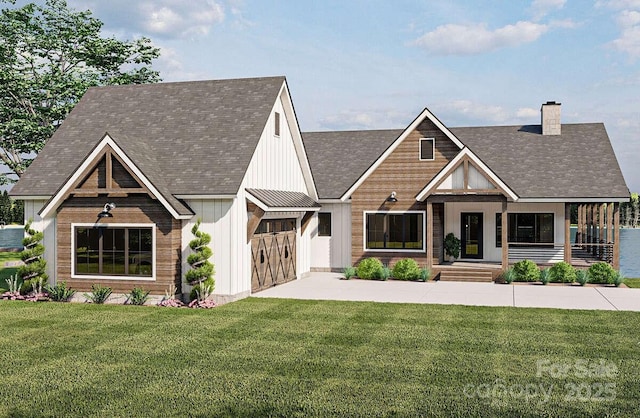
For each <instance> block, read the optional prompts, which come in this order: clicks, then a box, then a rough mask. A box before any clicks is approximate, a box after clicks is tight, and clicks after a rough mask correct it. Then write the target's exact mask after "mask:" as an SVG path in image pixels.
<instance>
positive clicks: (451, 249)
mask: <svg viewBox="0 0 640 418" xmlns="http://www.w3.org/2000/svg"><path fill="white" fill-rule="evenodd" d="M444 253H445V255H446V256H447V257H449V261H453V260H455V259H456V258H458V257H459V256H460V239H458V238H457V237H456V236H455V235H453V232H449V233H448V234H447V236H446V237H445V238H444Z"/></svg>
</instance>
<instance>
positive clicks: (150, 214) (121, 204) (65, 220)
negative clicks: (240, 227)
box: [56, 195, 182, 294]
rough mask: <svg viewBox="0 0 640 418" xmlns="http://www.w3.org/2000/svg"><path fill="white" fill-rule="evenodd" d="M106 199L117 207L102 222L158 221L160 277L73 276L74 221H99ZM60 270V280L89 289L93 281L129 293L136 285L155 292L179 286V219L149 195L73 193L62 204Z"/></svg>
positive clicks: (157, 269) (157, 244) (57, 275)
mask: <svg viewBox="0 0 640 418" xmlns="http://www.w3.org/2000/svg"><path fill="white" fill-rule="evenodd" d="M106 202H113V203H115V204H116V208H115V209H113V210H112V211H111V213H112V214H113V218H102V219H100V221H99V223H100V224H109V223H114V224H133V225H135V224H150V223H153V224H155V225H156V258H155V262H156V280H155V281H148V280H128V279H127V280H107V279H89V278H87V279H79V278H75V279H72V278H71V271H72V265H71V264H72V260H73V258H72V251H73V249H72V248H71V234H72V229H71V225H72V223H95V222H96V220H97V215H98V213H99V212H100V211H101V210H102V208H103V206H104V204H105V203H106ZM56 229H57V237H58V244H57V255H56V258H57V272H56V280H57V281H58V282H60V281H65V282H66V283H67V286H71V287H72V288H74V289H76V290H78V291H80V292H86V291H89V290H91V285H92V284H93V283H100V284H101V285H103V286H109V287H111V288H112V289H113V291H114V293H129V292H130V291H131V289H133V288H134V287H142V288H143V289H145V290H150V291H151V293H153V294H164V292H165V291H166V290H168V289H169V286H170V285H171V284H174V285H175V286H176V287H177V288H178V290H179V289H180V284H181V273H180V263H181V230H182V225H181V222H180V221H179V220H176V219H173V217H172V216H171V214H169V212H167V210H166V209H165V208H164V207H163V206H162V204H161V203H160V202H158V201H157V200H154V199H152V198H151V197H149V196H144V195H137V196H130V197H128V198H107V197H104V196H103V197H98V198H89V197H83V198H78V197H71V198H69V199H67V200H66V201H65V202H64V203H63V204H62V205H61V207H60V208H59V210H58V216H57V227H56Z"/></svg>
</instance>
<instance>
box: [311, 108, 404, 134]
mask: <svg viewBox="0 0 640 418" xmlns="http://www.w3.org/2000/svg"><path fill="white" fill-rule="evenodd" d="M410 116H411V117H414V116H415V115H407V114H405V113H402V112H399V111H398V110H396V109H368V110H364V111H356V110H344V111H342V112H340V113H336V114H332V115H328V116H326V117H324V118H322V119H321V120H320V127H321V128H322V129H331V130H346V129H396V128H403V127H405V126H406V125H407V123H408V121H410Z"/></svg>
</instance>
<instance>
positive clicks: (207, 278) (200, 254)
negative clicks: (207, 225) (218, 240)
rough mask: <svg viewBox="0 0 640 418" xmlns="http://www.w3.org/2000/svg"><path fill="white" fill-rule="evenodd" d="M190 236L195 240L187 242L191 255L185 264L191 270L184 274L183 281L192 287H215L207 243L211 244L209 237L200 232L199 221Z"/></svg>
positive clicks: (211, 252)
mask: <svg viewBox="0 0 640 418" xmlns="http://www.w3.org/2000/svg"><path fill="white" fill-rule="evenodd" d="M191 234H192V235H193V236H194V237H195V238H194V239H192V240H191V241H189V248H191V250H192V251H193V253H191V254H189V256H188V257H187V263H189V265H190V266H191V268H190V269H189V270H188V271H187V273H186V274H185V279H186V280H187V282H188V283H189V284H190V285H192V286H195V285H197V284H200V283H207V286H212V287H213V286H215V280H214V279H213V275H214V274H215V268H214V265H213V264H212V263H211V262H210V261H209V258H211V256H212V255H213V251H212V250H211V248H209V247H208V245H209V243H211V235H209V234H207V233H206V232H202V231H200V219H198V220H197V221H196V223H195V224H194V225H193V228H191ZM212 290H213V289H212ZM192 293H193V292H192Z"/></svg>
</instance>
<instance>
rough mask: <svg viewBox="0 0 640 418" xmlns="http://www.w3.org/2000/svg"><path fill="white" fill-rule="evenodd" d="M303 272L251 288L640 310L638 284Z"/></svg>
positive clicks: (276, 294)
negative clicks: (268, 286) (411, 278)
mask: <svg viewBox="0 0 640 418" xmlns="http://www.w3.org/2000/svg"><path fill="white" fill-rule="evenodd" d="M341 277H342V276H341V275H340V274H337V273H311V275H310V276H309V277H305V278H303V279H300V280H296V281H293V282H290V283H287V284H283V285H280V286H276V287H273V288H271V289H267V290H264V291H262V292H259V293H256V294H255V295H253V296H255V297H261V298H291V299H314V300H351V301H371V302H394V303H437V304H449V305H476V306H517V307H536V308H561V309H601V310H620V311H640V289H627V288H616V287H604V286H602V287H598V286H586V287H582V286H579V285H554V284H549V285H547V286H542V285H540V284H513V285H508V284H495V283H464V282H426V283H421V282H401V281H395V280H390V281H386V282H381V281H369V280H341Z"/></svg>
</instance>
